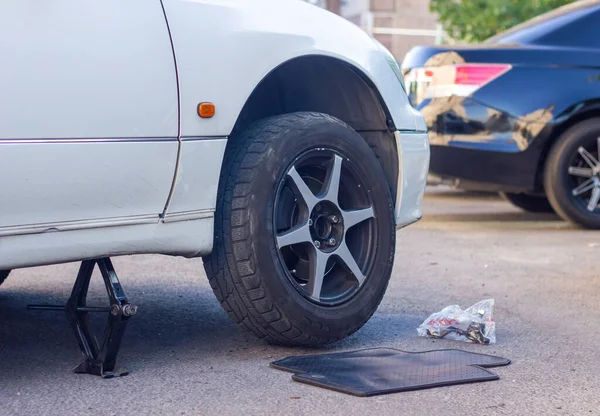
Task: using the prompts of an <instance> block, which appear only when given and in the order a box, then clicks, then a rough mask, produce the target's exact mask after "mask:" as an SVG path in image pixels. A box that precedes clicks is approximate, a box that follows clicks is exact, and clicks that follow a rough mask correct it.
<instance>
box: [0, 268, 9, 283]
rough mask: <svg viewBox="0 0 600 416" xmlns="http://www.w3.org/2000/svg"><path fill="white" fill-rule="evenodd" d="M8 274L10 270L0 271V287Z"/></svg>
mask: <svg viewBox="0 0 600 416" xmlns="http://www.w3.org/2000/svg"><path fill="white" fill-rule="evenodd" d="M9 274H10V270H0V285H1V284H2V283H4V281H5V280H6V278H7V277H8V275H9Z"/></svg>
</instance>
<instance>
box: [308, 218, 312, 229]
mask: <svg viewBox="0 0 600 416" xmlns="http://www.w3.org/2000/svg"><path fill="white" fill-rule="evenodd" d="M312 225H313V221H312V219H309V220H308V226H309V227H312Z"/></svg>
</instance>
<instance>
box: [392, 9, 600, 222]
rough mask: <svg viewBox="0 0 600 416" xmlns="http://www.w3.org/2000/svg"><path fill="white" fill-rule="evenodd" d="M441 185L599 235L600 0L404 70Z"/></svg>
mask: <svg viewBox="0 0 600 416" xmlns="http://www.w3.org/2000/svg"><path fill="white" fill-rule="evenodd" d="M402 69H403V71H404V74H405V81H406V85H407V89H408V90H409V94H410V99H411V102H412V104H413V106H415V108H417V109H418V110H419V111H421V113H422V114H423V115H424V116H425V118H426V120H427V125H428V128H429V130H430V141H431V165H430V172H431V174H432V176H433V177H437V178H438V179H442V180H444V181H451V182H453V183H454V184H455V185H456V186H458V187H461V188H466V189H478V190H493V191H498V192H501V193H502V194H503V195H504V196H505V197H506V198H507V199H508V200H510V201H511V202H512V203H514V204H515V205H517V206H519V207H521V208H523V209H525V210H528V211H548V210H554V211H556V212H557V213H558V214H559V215H561V216H562V217H563V218H565V219H567V220H570V221H572V222H574V223H576V224H579V225H581V226H584V227H588V228H600V205H599V202H600V162H599V160H600V1H599V0H596V1H589V0H586V1H578V2H575V3H572V4H570V5H567V6H564V7H562V8H559V9H556V10H554V11H552V12H549V13H546V14H544V15H541V16H539V17H537V18H535V19H532V20H530V21H528V22H526V23H524V24H521V25H519V26H516V27H514V28H512V29H510V30H508V31H506V32H504V33H501V34H499V35H497V36H495V37H493V38H490V39H488V40H487V41H485V42H483V43H481V44H478V45H467V46H433V47H416V48H414V49H412V50H411V51H410V52H409V53H408V55H407V56H406V58H405V60H404V61H403V63H402Z"/></svg>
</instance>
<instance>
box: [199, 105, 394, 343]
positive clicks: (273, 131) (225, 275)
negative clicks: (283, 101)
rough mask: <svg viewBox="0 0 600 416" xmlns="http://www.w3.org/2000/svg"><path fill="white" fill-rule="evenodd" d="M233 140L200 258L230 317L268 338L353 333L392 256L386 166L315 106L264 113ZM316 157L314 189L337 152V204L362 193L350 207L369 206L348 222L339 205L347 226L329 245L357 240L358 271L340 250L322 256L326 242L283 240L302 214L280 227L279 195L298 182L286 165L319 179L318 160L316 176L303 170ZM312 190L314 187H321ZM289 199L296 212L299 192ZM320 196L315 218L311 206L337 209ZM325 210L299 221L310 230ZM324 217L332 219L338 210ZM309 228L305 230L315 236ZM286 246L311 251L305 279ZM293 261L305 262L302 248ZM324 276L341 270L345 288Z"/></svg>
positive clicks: (378, 292)
mask: <svg viewBox="0 0 600 416" xmlns="http://www.w3.org/2000/svg"><path fill="white" fill-rule="evenodd" d="M230 140H233V141H234V143H237V145H235V148H234V149H229V150H228V153H227V154H226V157H225V159H226V160H225V161H224V168H223V174H222V176H221V180H220V184H219V197H218V202H217V209H216V213H215V238H214V247H213V251H212V254H210V255H209V256H207V257H205V258H204V265H205V269H206V272H207V275H208V278H209V280H210V284H211V286H212V288H213V290H214V292H215V294H216V296H217V298H218V300H219V301H220V303H221V305H222V306H223V308H224V309H225V310H226V311H227V312H228V313H229V315H230V316H231V317H232V318H233V320H234V321H236V322H238V323H242V324H243V325H244V326H245V327H247V328H248V329H249V330H251V331H252V332H254V334H256V335H257V336H258V337H260V338H264V339H266V340H267V341H268V342H272V343H279V344H286V345H321V344H326V343H330V342H333V341H337V340H340V339H342V338H344V337H347V336H349V335H350V334H352V333H354V332H355V331H357V330H358V329H359V328H360V327H362V326H363V325H364V324H365V323H366V322H367V320H368V319H369V318H370V317H371V316H372V314H373V313H374V312H375V310H376V309H377V307H378V305H379V303H380V301H381V299H382V297H383V295H384V293H385V291H386V288H387V284H388V281H389V278H390V275H391V271H392V265H393V261H394V252H395V229H396V227H395V221H394V206H393V202H392V198H391V195H390V191H389V186H388V183H387V181H386V176H385V174H384V172H383V170H382V168H381V166H380V164H379V163H378V161H377V159H376V157H375V155H374V153H373V152H372V150H371V149H370V148H369V146H368V145H367V144H366V143H365V141H364V140H363V139H362V137H361V136H360V135H359V134H358V133H356V132H355V131H354V130H353V129H352V128H350V127H349V126H347V125H346V124H344V123H343V122H341V121H339V120H337V119H335V118H332V117H330V116H327V115H324V114H320V113H293V114H287V115H282V116H276V117H273V118H269V119H265V120H262V121H259V122H258V123H256V124H254V125H253V126H251V127H250V128H248V129H247V130H245V131H243V132H241V133H239V135H237V136H236V137H233V138H232V139H230ZM330 156H331V159H329V158H330ZM321 157H322V158H323V160H322V163H323V165H322V167H323V172H325V173H324V176H323V178H324V179H323V181H322V183H321V185H318V186H319V188H318V189H329V190H330V189H332V187H331V183H333V182H334V181H332V180H331V178H333V177H335V174H334V173H333V172H334V171H335V166H336V163H338V162H339V164H340V165H339V166H340V167H339V169H340V172H341V173H340V175H339V177H340V178H341V180H340V182H339V183H340V185H339V187H340V192H339V196H340V197H339V201H340V202H339V205H340V207H341V205H342V201H343V200H344V199H345V200H346V201H350V200H353V198H355V199H356V198H358V196H360V197H361V198H363V199H362V201H363V202H364V203H365V204H367V205H366V206H367V207H368V208H367V209H359V207H352V208H353V209H355V210H354V211H353V212H354V213H358V212H359V211H360V212H365V211H368V210H371V211H370V212H372V214H373V217H369V218H368V219H365V220H360V222H356V225H355V226H352V225H351V224H352V223H353V222H354V221H351V220H350V219H348V220H347V218H350V217H346V216H345V215H346V214H347V213H349V212H350V211H347V210H346V208H347V207H342V208H343V209H344V210H343V211H341V215H342V217H341V218H342V220H341V221H340V223H341V224H342V225H341V226H347V228H348V229H349V230H350V231H349V232H348V231H347V230H345V231H343V232H344V233H346V234H344V237H343V238H341V239H339V240H340V241H338V243H339V244H340V246H339V248H335V253H338V252H339V253H341V252H342V250H341V247H342V245H341V242H343V243H344V245H345V246H347V247H349V250H348V252H352V251H353V250H354V251H353V252H352V254H351V256H352V259H351V260H352V261H355V263H354V264H355V265H357V264H360V265H359V266H358V267H359V270H358V271H357V273H350V272H349V270H350V269H351V266H345V265H346V263H344V262H342V257H341V255H340V257H337V256H336V255H335V254H327V255H328V256H330V257H329V259H328V260H327V261H326V262H325V263H319V261H317V260H318V259H319V258H320V257H319V256H321V255H322V253H323V252H324V251H322V250H320V249H319V248H318V246H317V242H316V240H315V242H314V244H311V243H308V245H307V244H306V243H300V244H296V243H294V244H296V245H289V246H286V245H285V244H284V243H283V242H282V241H283V239H284V237H285V235H286V233H289V234H291V232H290V230H294V229H296V228H297V227H300V225H301V224H304V222H303V221H304V220H303V221H300V220H298V224H300V225H296V226H293V224H292V223H293V222H294V221H296V220H293V219H290V220H289V222H290V228H289V229H287V231H285V230H284V231H283V232H280V231H278V230H279V229H280V227H281V225H280V213H281V212H284V214H285V212H287V211H286V210H283V209H282V210H277V211H276V209H278V207H284V206H285V204H284V203H283V202H282V201H284V202H285V199H284V196H287V195H288V194H287V193H286V192H287V191H290V192H294V191H292V189H295V192H297V191H298V189H299V188H298V187H296V184H297V182H295V181H294V180H292V179H293V175H292V172H298V173H299V175H300V177H301V181H302V183H304V185H307V183H308V184H309V185H310V184H312V186H313V188H315V186H316V185H315V182H314V181H313V179H314V178H317V176H318V175H317V172H318V171H319V169H318V166H317V165H315V166H316V167H315V170H314V173H313V174H312V175H313V176H314V178H313V177H312V176H310V175H308V174H306V172H310V169H309V168H311V167H312V166H313V165H311V163H316V161H319V160H321V159H320V158H321ZM327 160H330V162H326V161H327ZM303 161H304V162H303ZM303 163H305V165H303ZM328 163H331V164H330V165H329V164H328ZM327 166H328V167H327ZM303 169H304V173H303ZM327 169H330V170H327ZM344 169H345V170H344ZM344 175H345V176H344ZM344 178H345V179H344ZM314 180H316V179H314ZM344 181H346V182H344ZM352 181H355V182H356V181H359V182H357V184H356V187H355V188H353V189H352V192H348V190H347V189H346V187H347V186H348V184H352V183H355V182H352ZM327 183H329V184H330V185H329V186H328V185H327ZM309 185H307V186H309ZM309 187H310V186H309ZM315 189H317V188H315ZM311 193H312V194H313V196H314V194H317V195H318V192H314V191H311ZM325 193H329V191H327V192H325ZM356 200H358V199H356ZM294 201H298V199H294ZM365 201H367V202H365ZM294 204H296V205H294V208H293V209H292V210H291V212H296V213H297V217H298V218H300V216H301V215H300V212H301V211H302V208H303V202H302V201H301V202H294ZM323 204H325V203H323ZM306 205H307V206H308V203H306ZM325 205H327V204H325ZM325 205H323V206H321V203H319V204H317V205H315V208H314V210H313V211H312V212H311V211H310V209H307V210H306V211H307V216H308V218H312V217H311V215H313V214H315V210H317V208H316V207H317V206H320V208H319V210H322V212H325V211H326V210H327V209H334V208H331V207H329V208H328V206H329V205H330V204H329V205H327V206H325ZM276 214H277V215H276ZM285 215H287V214H285ZM285 215H284V216H283V217H284V222H285V220H286V218H287V217H286V216H285ZM291 216H292V217H294V215H291ZM331 218H333V219H331ZM321 219H322V218H321V217H319V218H317V219H316V220H315V222H313V221H312V220H311V219H306V220H305V225H302V227H306V229H309V228H310V232H311V233H313V231H314V230H313V228H315V229H316V228H318V227H316V223H317V222H318V221H321ZM327 219H331V221H334V220H335V218H334V216H329V217H327ZM322 220H323V221H326V220H325V219H322ZM309 225H310V227H309ZM329 225H330V226H331V227H333V228H332V229H335V227H338V226H339V224H337V223H336V224H333V223H330V224H329ZM294 227H296V228H294ZM351 227H352V228H351ZM283 228H287V227H283ZM303 229H304V228H303ZM321 231H322V230H321ZM332 232H333V231H332ZM351 234H352V235H351ZM332 235H333V234H332ZM312 236H313V234H310V238H311V239H312V238H313V237H312ZM357 236H358V238H357ZM362 236H367V237H368V238H367V237H365V238H362ZM315 238H316V237H315ZM318 238H321V234H319V237H318ZM330 240H331V239H330ZM303 241H304V240H303ZM327 241H329V240H327ZM280 242H282V243H281V245H282V247H280ZM351 243H352V244H351ZM332 244H333V243H332ZM352 247H353V249H352ZM288 248H291V249H294V250H298V251H301V249H302V250H306V252H307V253H309V254H308V255H307V256H306V258H307V260H306V264H308V266H307V267H308V269H309V270H313V273H312V274H311V273H310V272H309V273H308V278H307V280H306V281H303V280H301V276H300V274H301V270H295V269H294V270H290V266H289V265H288V263H287V262H288V261H289V260H288V258H287V257H284V254H286V253H284V251H285V250H287V249H288ZM321 248H322V249H323V250H329V249H328V248H324V246H321ZM332 250H333V249H332ZM291 251H293V250H290V252H291ZM294 253H295V251H294ZM310 253H312V257H311V254H310ZM287 254H289V253H287ZM344 258H346V259H348V257H344ZM314 259H317V260H315V261H313V260H314ZM294 261H296V262H297V263H295V264H298V265H301V264H303V263H301V262H302V261H303V259H302V258H301V256H300V254H298V256H297V258H295V260H294ZM352 261H350V262H349V263H352ZM332 263H333V265H331V264H332ZM316 264H325V266H323V267H324V268H323V269H322V271H323V273H322V274H321V275H323V276H324V278H323V279H322V281H323V282H324V283H323V285H322V286H320V285H318V284H317V283H315V279H313V280H312V283H311V276H319V273H318V272H314V270H320V269H319V267H317V266H315V265H316ZM328 268H329V270H328V271H327V269H328ZM354 270H357V269H354ZM334 271H335V273H334ZM361 273H362V274H363V275H364V277H366V278H365V279H363V280H362V283H361V281H360V279H358V278H357V276H359V275H361ZM326 279H331V282H338V280H339V282H342V283H343V284H344V285H346V286H348V287H349V289H345V290H346V291H345V292H340V293H341V294H338V292H337V291H339V289H338V288H337V286H336V285H338V283H335V285H334V284H333V283H331V284H329V283H328V282H329V281H327V282H326ZM336 279H337V280H336ZM343 279H347V280H343ZM351 279H355V280H356V281H354V282H353V281H352V280H351ZM317 280H318V279H317ZM342 283H339V284H340V285H342ZM328 285H329V287H330V288H329V287H328ZM317 286H318V287H319V289H318V290H317V289H315V288H316V287H317ZM311 287H312V289H311ZM326 287H327V288H326ZM340 287H342V286H340ZM321 288H322V290H321ZM327 290H329V291H330V292H327ZM315 293H316V295H315ZM311 296H312V297H311ZM326 296H328V297H326Z"/></svg>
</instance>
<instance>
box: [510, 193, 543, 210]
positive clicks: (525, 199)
mask: <svg viewBox="0 0 600 416" xmlns="http://www.w3.org/2000/svg"><path fill="white" fill-rule="evenodd" d="M500 196H502V197H503V198H504V199H506V200H507V201H508V202H510V203H511V204H513V205H514V206H516V207H518V208H521V209H522V210H523V211H527V212H554V208H552V205H550V202H548V198H545V197H543V196H535V195H527V194H514V193H510V192H500Z"/></svg>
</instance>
